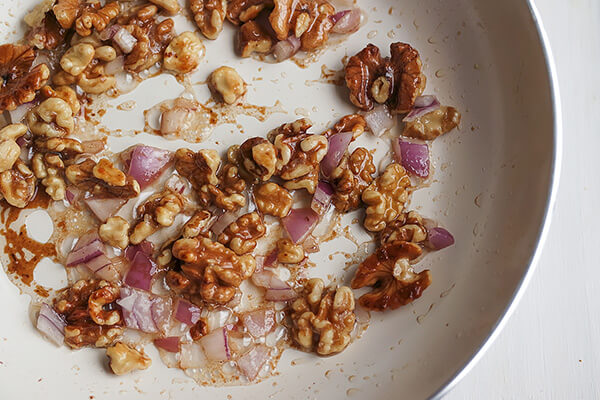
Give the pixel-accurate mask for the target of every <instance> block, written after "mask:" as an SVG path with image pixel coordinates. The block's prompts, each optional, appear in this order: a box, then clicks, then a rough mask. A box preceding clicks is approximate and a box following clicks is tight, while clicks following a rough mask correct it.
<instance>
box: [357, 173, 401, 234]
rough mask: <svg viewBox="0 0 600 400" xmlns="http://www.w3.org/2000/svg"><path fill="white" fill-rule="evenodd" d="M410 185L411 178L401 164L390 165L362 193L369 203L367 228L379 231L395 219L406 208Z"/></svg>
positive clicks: (363, 199)
mask: <svg viewBox="0 0 600 400" xmlns="http://www.w3.org/2000/svg"><path fill="white" fill-rule="evenodd" d="M410 185H411V182H410V178H409V177H408V174H407V173H406V170H405V169H404V168H402V166H401V165H400V164H396V163H392V164H390V165H388V166H387V168H386V169H385V171H384V172H383V173H382V174H381V175H380V176H379V177H378V178H377V180H376V181H375V182H373V183H372V184H371V185H369V187H367V188H366V189H365V190H364V192H363V194H362V201H364V202H365V204H366V205H367V211H366V213H367V216H366V218H365V228H366V229H367V230H369V231H371V232H379V231H381V230H383V229H384V228H385V227H386V225H387V224H388V223H390V222H392V221H393V220H395V219H396V218H397V217H398V216H399V215H400V213H401V212H402V211H403V210H404V204H405V203H406V201H407V200H408V195H409V189H410Z"/></svg>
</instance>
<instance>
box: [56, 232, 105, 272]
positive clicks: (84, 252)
mask: <svg viewBox="0 0 600 400" xmlns="http://www.w3.org/2000/svg"><path fill="white" fill-rule="evenodd" d="M86 240H87V239H86ZM78 243H79V242H78ZM105 251H106V249H105V247H104V243H102V242H101V241H100V238H98V237H96V238H95V239H93V240H92V241H90V242H88V243H87V244H85V245H82V246H81V247H78V246H76V247H75V248H74V249H73V250H72V251H71V252H70V253H69V255H67V261H66V265H67V267H73V266H76V265H79V264H85V263H87V262H89V261H91V260H93V259H94V258H96V257H98V256H100V255H102V254H104V252H105Z"/></svg>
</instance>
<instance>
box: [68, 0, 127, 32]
mask: <svg viewBox="0 0 600 400" xmlns="http://www.w3.org/2000/svg"><path fill="white" fill-rule="evenodd" d="M120 11H121V10H120V7H119V2H117V1H115V2H113V3H108V4H106V5H105V6H104V7H102V8H101V5H100V2H97V3H86V4H85V7H83V9H82V10H81V12H80V14H79V16H78V17H77V19H76V20H75V31H77V33H78V34H79V35H80V36H89V35H91V34H92V29H95V30H96V32H102V31H103V30H104V29H106V27H107V26H108V24H109V23H110V21H112V20H113V19H115V18H116V17H117V15H119V12H120Z"/></svg>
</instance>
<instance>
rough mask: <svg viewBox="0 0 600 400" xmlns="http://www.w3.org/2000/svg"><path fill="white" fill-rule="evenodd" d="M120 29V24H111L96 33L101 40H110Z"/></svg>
mask: <svg viewBox="0 0 600 400" xmlns="http://www.w3.org/2000/svg"><path fill="white" fill-rule="evenodd" d="M120 29H121V25H118V24H114V25H111V26H109V27H108V28H105V29H104V30H103V31H102V32H100V34H98V38H99V39H100V40H102V41H105V40H110V39H112V38H113V37H114V36H115V33H117V32H118V31H119V30H120Z"/></svg>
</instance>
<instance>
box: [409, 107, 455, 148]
mask: <svg viewBox="0 0 600 400" xmlns="http://www.w3.org/2000/svg"><path fill="white" fill-rule="evenodd" d="M460 118H461V116H460V113H459V112H458V110H457V109H456V108H454V107H446V106H442V107H440V108H438V109H437V110H435V111H432V112H430V113H428V114H425V115H423V116H421V117H418V118H416V119H415V120H414V121H411V122H407V123H406V125H405V126H404V131H403V132H402V136H408V137H412V138H415V139H421V140H433V139H435V138H437V137H438V136H441V135H443V134H445V133H448V132H450V131H451V130H453V129H454V128H456V127H458V125H459V124H460Z"/></svg>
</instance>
